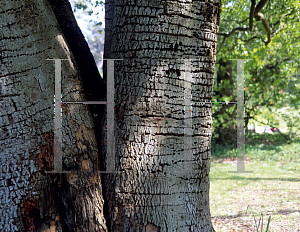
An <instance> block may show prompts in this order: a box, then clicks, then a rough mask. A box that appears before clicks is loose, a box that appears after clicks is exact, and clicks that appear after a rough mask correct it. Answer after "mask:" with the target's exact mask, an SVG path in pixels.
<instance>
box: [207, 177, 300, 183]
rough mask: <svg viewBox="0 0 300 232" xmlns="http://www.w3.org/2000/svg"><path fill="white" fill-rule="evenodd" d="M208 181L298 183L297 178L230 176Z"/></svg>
mask: <svg viewBox="0 0 300 232" xmlns="http://www.w3.org/2000/svg"><path fill="white" fill-rule="evenodd" d="M209 179H210V180H273V181H292V182H300V179H299V178H258V177H255V178H249V177H241V176H232V177H224V178H215V177H210V178H209Z"/></svg>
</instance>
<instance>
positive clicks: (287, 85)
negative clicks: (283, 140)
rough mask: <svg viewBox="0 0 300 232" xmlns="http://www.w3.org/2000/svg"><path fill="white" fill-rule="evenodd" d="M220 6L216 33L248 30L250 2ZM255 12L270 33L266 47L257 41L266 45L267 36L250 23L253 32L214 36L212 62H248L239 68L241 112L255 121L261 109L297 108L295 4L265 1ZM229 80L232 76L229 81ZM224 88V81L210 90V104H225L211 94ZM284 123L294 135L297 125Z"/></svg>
mask: <svg viewBox="0 0 300 232" xmlns="http://www.w3.org/2000/svg"><path fill="white" fill-rule="evenodd" d="M256 2H258V1H256ZM222 3H223V5H222V13H221V23H220V30H219V31H220V33H221V34H228V33H230V32H231V31H232V29H234V28H236V27H241V28H246V27H248V26H249V12H250V6H251V1H249V0H247V1H246V0H241V1H223V2H222ZM261 12H262V13H263V14H264V16H265V17H266V18H267V21H268V23H269V25H270V27H271V29H272V36H271V42H270V43H269V44H268V46H266V45H265V43H264V42H263V40H264V41H266V40H267V36H266V31H265V29H264V27H263V24H262V22H261V21H255V20H254V30H253V32H250V31H236V32H235V33H233V34H232V35H231V36H228V37H226V36H222V35H221V36H220V35H219V36H218V50H217V63H218V62H219V61H220V60H229V59H252V60H249V61H247V62H246V63H245V72H244V73H245V87H246V88H245V100H246V107H245V112H246V116H248V117H253V116H254V117H255V116H256V115H257V114H259V111H260V110H261V109H262V107H263V106H266V107H267V108H269V109H270V111H272V110H271V109H274V108H276V109H277V108H278V109H283V108H284V107H287V106H289V107H290V108H294V109H296V110H297V109H299V106H300V94H299V93H300V91H299V90H300V81H299V80H300V69H299V64H300V62H299V57H298V55H299V54H300V38H299V34H300V33H299V31H300V23H299V21H300V13H299V12H300V11H299V1H297V0H287V1H283V0H281V1H268V3H267V5H266V6H265V7H264V8H263V10H262V11H261ZM234 64H235V66H234V69H236V68H235V67H236V61H234ZM219 71H222V67H221V66H220V65H217V66H216V73H217V72H219ZM235 75H236V74H235V73H234V72H233V73H232V77H233V78H234V80H235ZM228 86H229V85H228V81H224V82H221V83H219V85H218V86H217V87H216V88H215V90H214V91H215V96H214V99H213V100H217V101H226V100H228V99H226V97H225V96H223V97H220V96H219V95H218V94H217V93H218V91H219V90H220V89H225V88H228ZM233 91H234V92H233V96H234V94H236V93H235V92H236V87H235V86H234V88H233ZM227 98H228V97H227ZM232 99H234V97H233V98H232ZM258 106H259V107H260V108H258ZM273 111H274V110H273ZM217 112H218V109H216V108H215V109H214V112H213V115H215V118H214V119H216V117H217V116H216V113H217ZM226 112H228V109H227V111H226ZM227 115H228V116H229V115H230V113H229V112H228V114H227ZM224 117H225V116H224ZM284 117H286V118H287V117H288V115H287V114H286V115H285V116H284ZM225 120H226V118H225ZM278 120H279V118H278V115H277V116H276V115H273V116H272V119H271V122H272V123H273V124H276V123H277V124H278ZM289 120H290V122H291V123H289V126H291V125H294V127H297V129H298V130H300V127H299V126H300V125H299V123H298V124H297V123H296V125H295V124H293V123H294V122H295V121H296V120H292V118H291V117H290V118H289ZM215 121H217V120H214V122H215ZM225 125H226V124H225ZM214 127H215V128H217V127H218V125H214ZM294 130H295V128H294Z"/></svg>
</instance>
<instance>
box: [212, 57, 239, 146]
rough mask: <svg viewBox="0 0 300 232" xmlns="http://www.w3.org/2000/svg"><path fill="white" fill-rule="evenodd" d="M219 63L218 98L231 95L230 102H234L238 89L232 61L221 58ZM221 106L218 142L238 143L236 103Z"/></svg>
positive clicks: (218, 116)
mask: <svg viewBox="0 0 300 232" xmlns="http://www.w3.org/2000/svg"><path fill="white" fill-rule="evenodd" d="M218 64H219V65H220V67H219V69H218V72H217V87H218V90H217V91H216V94H217V96H218V99H222V97H229V98H230V102H234V101H236V91H235V89H234V80H233V76H232V69H233V64H232V61H231V60H227V61H225V60H223V59H220V60H219V61H218ZM219 107H220V108H219V110H218V113H217V114H216V115H217V120H218V123H216V124H217V125H218V126H217V128H216V131H217V133H218V135H219V136H218V140H217V142H218V143H220V144H225V143H228V144H234V143H236V104H221V105H219ZM224 114H227V115H228V117H224V116H223V115H224Z"/></svg>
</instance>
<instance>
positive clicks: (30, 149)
mask: <svg viewBox="0 0 300 232" xmlns="http://www.w3.org/2000/svg"><path fill="white" fill-rule="evenodd" d="M58 2H59V1H56V2H55V3H58ZM60 2H62V1H60ZM63 2H65V3H67V1H63ZM51 4H52V5H51ZM55 7H56V6H55V4H54V3H53V1H46V0H20V1H10V0H2V1H1V3H0V15H1V20H0V41H1V44H0V62H1V64H0V103H1V107H0V162H1V166H0V201H1V204H0V230H1V231H8V232H12V231H39V232H40V231H107V229H106V222H105V218H104V215H103V198H102V192H101V179H100V176H99V175H98V174H97V171H98V165H97V163H98V162H97V160H98V151H97V143H96V138H95V131H94V124H93V120H92V117H91V114H90V111H89V109H88V107H87V106H85V105H83V104H74V105H70V104H69V105H63V114H62V115H63V116H62V122H63V123H62V131H63V154H62V160H63V169H64V170H70V171H72V173H71V174H51V173H46V171H53V159H54V157H53V130H54V120H53V116H54V112H53V109H54V106H53V96H54V71H55V70H54V61H47V60H46V59H47V58H54V59H59V58H60V59H70V60H68V61H62V98H63V101H85V100H86V97H85V95H84V94H83V82H84V79H85V78H91V77H89V76H85V78H83V77H84V75H87V73H88V72H86V71H87V70H84V68H82V66H83V65H82V63H80V62H81V61H80V60H78V51H75V49H74V48H73V47H74V45H73V47H72V46H71V43H70V42H69V41H67V39H66V38H67V37H68V38H70V34H69V35H68V34H67V33H65V31H66V29H65V28H62V27H61V24H60V23H59V17H58V15H56V14H55V9H54V8H55ZM53 9H54V11H53ZM66 9H67V8H66ZM67 16H68V17H69V18H68V20H67V21H68V22H69V24H68V27H69V30H71V29H72V27H73V29H74V30H75V27H76V30H77V31H78V26H77V25H74V21H75V19H74V16H72V11H71V8H70V7H69V10H67ZM73 36H74V37H73V39H74V40H77V39H78V40H81V41H82V40H83V36H82V34H75V35H74V34H73ZM81 45H82V44H81ZM84 47H87V45H86V44H83V45H82V47H81V48H80V47H79V48H78V49H79V50H80V49H83V50H84ZM83 50H81V51H83ZM85 51H86V50H85ZM76 52H77V53H76ZM79 53H80V52H79ZM84 56H85V59H90V58H91V57H92V56H91V54H90V52H89V51H88V52H87V54H85V55H84ZM94 67H96V65H95V63H94ZM87 69H92V70H93V71H94V73H95V69H93V67H92V66H89V68H87ZM96 70H97V69H96ZM96 73H98V72H97V71H96ZM97 77H99V74H98V76H93V78H95V79H96V78H97Z"/></svg>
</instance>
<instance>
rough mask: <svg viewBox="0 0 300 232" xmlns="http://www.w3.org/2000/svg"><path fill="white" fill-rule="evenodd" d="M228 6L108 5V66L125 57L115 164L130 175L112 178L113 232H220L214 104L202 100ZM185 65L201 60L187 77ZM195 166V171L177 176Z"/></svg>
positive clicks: (111, 0)
mask: <svg viewBox="0 0 300 232" xmlns="http://www.w3.org/2000/svg"><path fill="white" fill-rule="evenodd" d="M220 5H221V2H220V1H212V0H207V1H191V0H184V1H170V0H153V1H146V0H135V1H133V0H131V1H124V0H107V1H106V8H105V11H106V16H105V18H106V24H105V25H106V28H105V33H106V37H105V53H104V58H110V59H122V58H123V60H122V61H115V69H114V78H115V89H116V91H115V106H116V107H115V109H116V114H115V143H116V146H115V153H116V163H115V164H116V171H123V172H121V173H118V174H104V186H105V197H104V198H105V202H106V203H107V210H108V218H107V221H108V222H107V225H108V228H109V229H110V230H111V231H146V232H147V231H149V232H150V231H160V232H169V231H205V232H207V231H214V230H213V227H212V223H211V216H210V210H209V170H210V162H211V147H210V142H211V133H212V116H211V105H210V104H205V105H203V104H199V102H204V101H211V99H212V91H213V77H214V67H215V61H216V46H217V32H218V27H219V17H220ZM181 58H185V59H188V58H190V59H199V61H192V64H191V70H189V68H187V67H188V66H185V64H187V63H184V61H182V60H181V61H180V59H181ZM186 62H188V61H186ZM188 72H192V74H193V83H192V90H191V93H192V99H191V104H192V110H193V113H192V122H193V125H192V134H191V136H192V147H191V148H190V150H189V151H191V152H192V159H191V160H189V159H187V158H186V156H185V155H184V154H185V152H187V147H186V146H185V129H184V128H185V127H186V125H185V124H184V122H185V121H184V118H185V114H186V115H188V112H187V111H189V109H188V108H187V109H185V108H184V107H185V97H188V96H185V95H184V94H185V93H186V92H185V90H186V89H185V86H187V85H186V84H185V83H184V82H185V81H184V78H185V75H187V74H185V73H188ZM184 110H185V111H184ZM187 121H188V119H187V118H186V122H187ZM102 142H103V141H102ZM104 152H105V151H104V150H103V153H104ZM187 164H192V167H193V169H194V170H196V171H197V173H188V172H187V173H182V172H179V171H180V170H182V168H183V167H186V166H185V165H187ZM176 171H178V173H176ZM190 171H192V170H190Z"/></svg>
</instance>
